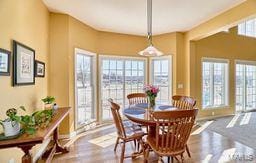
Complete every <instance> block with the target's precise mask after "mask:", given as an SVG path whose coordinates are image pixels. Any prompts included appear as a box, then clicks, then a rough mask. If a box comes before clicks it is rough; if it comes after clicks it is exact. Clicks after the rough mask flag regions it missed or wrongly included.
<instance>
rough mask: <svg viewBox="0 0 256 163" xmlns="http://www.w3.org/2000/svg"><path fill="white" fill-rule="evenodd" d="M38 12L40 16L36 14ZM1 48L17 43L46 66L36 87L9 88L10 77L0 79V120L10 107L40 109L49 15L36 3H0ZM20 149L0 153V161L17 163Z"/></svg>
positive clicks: (44, 88)
mask: <svg viewBox="0 0 256 163" xmlns="http://www.w3.org/2000/svg"><path fill="white" fill-rule="evenodd" d="M38 13H40V14H38ZM0 20H1V21H0V48H4V49H7V50H11V51H12V40H17V41H19V42H21V43H23V44H25V45H27V46H29V47H31V48H33V49H34V50H35V52H36V54H35V58H36V59H38V60H40V61H43V62H45V63H46V77H45V78H36V79H35V85H29V86H19V87H12V85H11V83H12V75H11V76H0V104H1V105H0V108H1V109H0V118H1V119H3V118H5V111H6V110H7V109H8V108H10V107H18V106H20V105H24V106H25V107H26V108H27V113H31V112H32V111H33V110H35V109H36V108H42V107H43V104H42V102H41V101H40V99H42V98H43V97H45V96H46V95H47V90H48V82H47V79H48V77H47V76H48V65H49V62H48V55H49V42H48V41H49V39H48V38H49V12H48V10H47V8H46V7H45V6H44V4H43V3H42V2H41V1H37V0H1V1H0ZM22 155H23V153H22V152H21V150H19V149H16V148H14V149H2V150H0V162H8V161H9V160H10V159H11V158H14V159H15V160H16V161H17V162H19V161H20V158H21V156H22Z"/></svg>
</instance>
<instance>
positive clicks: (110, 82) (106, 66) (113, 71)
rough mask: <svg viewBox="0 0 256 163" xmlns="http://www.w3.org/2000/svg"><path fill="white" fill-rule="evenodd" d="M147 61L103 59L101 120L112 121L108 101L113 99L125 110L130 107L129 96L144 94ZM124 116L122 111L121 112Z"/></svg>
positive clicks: (105, 57)
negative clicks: (138, 93) (131, 94)
mask: <svg viewBox="0 0 256 163" xmlns="http://www.w3.org/2000/svg"><path fill="white" fill-rule="evenodd" d="M145 63H146V62H145V59H132V58H116V57H107V56H104V57H102V58H101V67H100V69H101V76H100V86H101V88H100V93H101V106H100V108H101V114H102V115H101V119H102V120H103V121H106V120H112V115H111V110H110V107H109V103H108V99H109V98H112V99H113V100H114V101H115V102H116V103H118V104H119V105H120V107H121V108H122V109H123V108H124V107H125V106H127V105H128V101H127V99H126V98H127V95H128V94H130V93H136V92H143V86H144V84H145V74H146V73H145V67H146V66H145ZM120 113H121V114H122V111H120Z"/></svg>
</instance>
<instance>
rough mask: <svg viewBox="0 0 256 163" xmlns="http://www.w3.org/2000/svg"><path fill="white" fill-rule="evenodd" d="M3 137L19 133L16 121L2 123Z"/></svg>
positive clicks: (18, 125)
mask: <svg viewBox="0 0 256 163" xmlns="http://www.w3.org/2000/svg"><path fill="white" fill-rule="evenodd" d="M2 125H3V128H4V136H6V137H7V136H15V135H18V134H19V132H20V123H19V122H16V121H10V120H9V121H8V120H7V121H3V122H2Z"/></svg>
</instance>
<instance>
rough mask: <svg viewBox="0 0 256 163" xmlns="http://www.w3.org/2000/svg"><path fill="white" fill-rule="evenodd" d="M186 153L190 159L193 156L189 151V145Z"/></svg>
mask: <svg viewBox="0 0 256 163" xmlns="http://www.w3.org/2000/svg"><path fill="white" fill-rule="evenodd" d="M186 151H187V154H188V157H189V158H191V155H190V151H189V148H188V145H186Z"/></svg>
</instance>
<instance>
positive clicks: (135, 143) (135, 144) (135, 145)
mask: <svg viewBox="0 0 256 163" xmlns="http://www.w3.org/2000/svg"><path fill="white" fill-rule="evenodd" d="M133 143H134V148H135V151H136V149H137V142H136V140H133Z"/></svg>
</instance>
